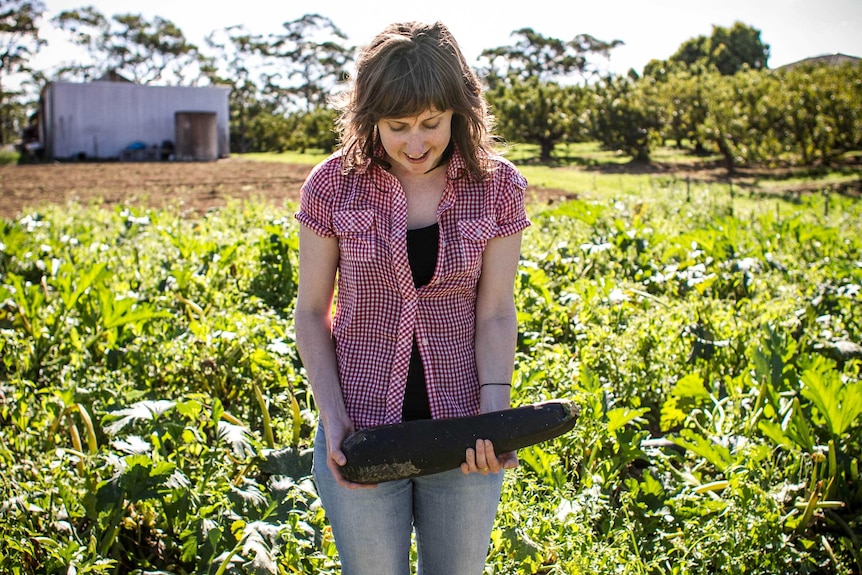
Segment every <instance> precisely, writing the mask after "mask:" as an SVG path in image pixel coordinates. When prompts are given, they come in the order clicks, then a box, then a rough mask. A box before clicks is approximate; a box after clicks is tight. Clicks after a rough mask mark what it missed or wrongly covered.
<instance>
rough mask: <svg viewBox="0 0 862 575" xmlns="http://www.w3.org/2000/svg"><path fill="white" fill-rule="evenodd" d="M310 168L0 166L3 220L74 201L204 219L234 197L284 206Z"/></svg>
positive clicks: (224, 163)
mask: <svg viewBox="0 0 862 575" xmlns="http://www.w3.org/2000/svg"><path fill="white" fill-rule="evenodd" d="M310 169H311V168H310V166H304V165H296V164H283V163H277V162H252V161H248V160H243V159H239V158H225V159H222V160H218V161H216V162H191V163H185V162H182V163H180V162H104V163H54V164H29V165H28V164H24V165H9V166H0V217H2V218H14V217H16V216H18V215H20V214H21V213H22V212H25V211H27V210H32V209H38V208H39V207H40V206H43V205H45V204H56V203H66V202H70V201H75V202H79V203H81V204H87V205H98V206H102V207H107V208H111V207H114V206H117V205H140V206H148V207H156V208H161V207H175V208H177V209H180V210H182V211H184V212H186V213H188V214H189V215H194V214H197V215H200V214H202V213H204V212H206V211H207V210H209V209H211V208H216V207H219V206H223V205H225V203H226V202H228V201H229V200H230V199H235V200H244V199H248V200H258V201H267V202H270V203H272V204H273V206H277V207H281V206H283V205H284V202H285V201H288V200H298V199H299V187H300V186H301V185H302V182H303V180H304V179H305V176H306V175H307V174H308V172H309V170H310Z"/></svg>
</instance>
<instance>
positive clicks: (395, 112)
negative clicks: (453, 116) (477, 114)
mask: <svg viewBox="0 0 862 575" xmlns="http://www.w3.org/2000/svg"><path fill="white" fill-rule="evenodd" d="M416 56H418V54H415V53H413V54H406V55H403V56H402V57H401V58H393V59H392V60H391V61H390V62H389V66H388V67H387V68H386V72H385V73H384V77H383V78H382V80H383V81H382V82H380V83H379V87H380V90H379V93H378V94H377V97H376V98H374V99H373V100H372V101H371V102H370V104H371V106H372V108H373V110H372V115H373V116H375V117H376V118H377V119H381V118H408V117H412V116H418V115H419V114H422V113H423V112H425V111H427V110H430V109H435V110H437V111H439V112H444V111H446V110H450V109H457V108H459V107H460V106H458V102H457V94H453V93H452V89H451V87H452V85H453V80H452V78H446V77H445V76H446V74H445V73H443V72H444V71H443V70H440V68H439V67H437V66H433V65H431V66H429V65H428V64H427V62H425V63H419V62H418V61H417V60H418V58H416ZM456 82H457V79H456ZM455 85H456V86H457V83H456V84H455ZM447 87H448V88H449V89H448V90H447Z"/></svg>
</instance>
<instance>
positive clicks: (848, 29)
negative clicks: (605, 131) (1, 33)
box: [34, 0, 862, 74]
mask: <svg viewBox="0 0 862 575" xmlns="http://www.w3.org/2000/svg"><path fill="white" fill-rule="evenodd" d="M43 1H44V4H45V6H46V8H47V12H46V15H45V16H46V18H45V20H44V21H43V37H45V38H46V39H47V40H48V42H49V46H48V47H47V48H44V49H43V50H42V53H41V54H40V55H39V57H38V58H37V60H36V61H35V62H34V64H35V65H36V67H39V68H43V69H45V68H48V67H49V66H50V65H52V64H54V63H57V62H59V61H63V60H68V59H69V54H70V53H71V52H70V48H69V45H67V44H64V43H63V42H62V34H63V33H61V32H57V31H53V30H51V28H52V27H51V26H50V25H49V24H47V22H48V20H49V19H50V18H51V17H52V16H53V15H54V14H57V13H59V12H61V11H63V10H68V9H72V8H80V7H83V6H87V5H92V6H95V8H96V9H97V10H99V11H100V12H101V13H102V14H104V15H105V16H107V17H111V16H113V15H115V14H128V13H133V14H141V15H143V16H144V17H146V18H148V19H152V18H153V17H155V16H160V17H161V18H164V19H167V20H170V21H172V22H173V23H174V24H176V25H177V26H178V27H179V28H180V29H181V30H182V31H183V34H184V35H185V36H186V39H187V40H189V41H190V42H192V43H194V44H197V45H198V46H203V45H204V40H203V39H204V37H205V36H206V35H207V34H208V33H210V32H212V31H214V30H220V29H223V28H225V27H228V26H232V25H239V24H242V25H244V26H245V28H246V29H247V30H248V31H249V32H251V33H253V34H262V35H266V34H270V33H278V32H279V31H280V30H281V25H282V24H283V23H284V22H290V21H292V20H296V19H297V18H300V17H301V16H303V15H304V14H308V13H317V14H320V15H322V16H325V17H327V18H329V19H330V20H331V21H332V22H333V23H334V24H335V26H337V27H338V28H339V29H341V31H342V32H344V33H345V34H346V35H347V37H348V42H349V43H350V44H353V45H358V46H361V45H363V44H365V43H367V42H368V41H369V40H370V39H371V38H372V37H373V36H374V35H375V34H377V33H378V32H379V31H380V30H382V29H383V28H384V27H385V26H386V25H388V24H390V23H392V22H396V21H402V20H422V21H434V20H439V21H441V22H443V23H444V24H446V25H447V26H448V27H449V29H450V30H451V31H452V33H453V35H454V36H455V38H456V40H457V41H458V43H459V44H460V46H461V49H462V51H463V52H464V54H465V56H466V57H467V60H468V62H470V63H471V64H472V63H476V59H477V58H478V56H479V54H480V53H481V52H482V50H484V49H487V48H496V47H499V46H505V45H509V44H511V43H512V37H511V33H512V32H513V31H514V30H518V29H521V28H532V29H533V30H534V31H535V32H537V33H539V34H542V35H544V36H546V37H552V38H558V39H561V40H571V39H572V38H574V37H575V36H576V35H578V34H590V35H592V36H594V37H596V38H598V39H599V40H604V41H610V40H622V41H623V42H624V45H623V46H620V47H618V48H615V49H614V50H613V51H612V53H611V57H610V60H609V61H604V60H602V59H597V60H595V61H594V63H595V64H597V65H598V66H599V67H600V68H602V69H604V70H607V71H610V72H613V73H620V74H622V73H625V72H627V71H628V70H629V69H631V68H634V69H635V70H636V71H638V72H641V71H642V70H643V67H644V65H645V64H646V63H647V62H649V61H650V60H652V59H666V58H668V57H669V56H671V55H672V54H673V53H674V52H675V51H676V50H677V48H679V46H680V44H682V43H683V42H685V41H686V40H688V39H690V38H694V37H697V36H709V35H711V33H712V27H713V26H725V27H730V26H732V25H733V24H734V22H737V21H740V22H742V23H743V24H746V25H748V26H751V27H753V28H756V29H758V30H760V32H761V34H760V39H761V41H762V42H764V43H765V44H768V45H769V46H770V54H771V55H770V59H769V67H770V68H777V67H779V66H782V65H784V64H789V63H791V62H796V61H798V60H801V59H804V58H808V57H812V56H821V55H826V54H836V53H842V54H847V55H850V56H857V57H862V0H719V1H715V0H707V1H703V0H587V1H584V0H518V1H507V0H497V2H481V3H478V2H471V1H469V0H422V1H419V2H405V1H404V0H399V1H394V0H366V1H364V2H363V1H361V0H360V1H357V0H314V1H310V0H306V1H297V0H281V1H279V2H275V1H272V0H240V1H237V2H213V1H212V0H207V1H200V0H147V1H146V2H141V1H140V0H78V1H75V0H43ZM477 6H482V7H483V9H480V8H478V7H477Z"/></svg>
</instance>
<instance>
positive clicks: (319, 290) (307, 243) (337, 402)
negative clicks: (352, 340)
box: [294, 225, 358, 487]
mask: <svg viewBox="0 0 862 575" xmlns="http://www.w3.org/2000/svg"><path fill="white" fill-rule="evenodd" d="M338 257H339V254H338V240H337V239H335V238H325V237H322V236H319V235H317V234H316V233H314V232H313V231H312V230H311V229H309V228H308V227H306V226H304V225H300V227H299V290H298V294H297V298H296V311H295V316H294V320H295V324H296V345H297V348H298V350H299V356H300V358H301V359H302V365H303V366H304V367H305V371H306V373H307V374H308V380H309V383H310V384H311V391H312V393H313V394H314V402H315V404H317V409H318V410H319V412H320V419H321V421H322V422H323V429H324V433H325V434H326V443H327V451H328V453H329V460H328V461H327V465H328V467H329V469H330V470H332V474H333V475H334V476H335V479H336V481H338V482H339V483H340V484H342V485H344V486H345V487H358V485H357V484H353V483H349V482H347V481H346V480H345V479H344V478H343V477H342V476H341V472H340V471H339V469H338V467H339V466H341V465H344V464H345V463H346V461H347V459H346V458H345V456H344V453H342V451H341V442H342V441H343V440H344V438H345V437H347V436H348V435H349V434H350V433H352V432H353V430H354V428H353V422H352V421H351V420H350V417H349V416H348V415H347V411H346V410H345V407H344V398H343V397H342V395H341V384H340V382H339V379H338V366H337V363H336V359H335V345H334V342H333V340H332V300H333V296H334V294H335V276H336V271H337V269H338Z"/></svg>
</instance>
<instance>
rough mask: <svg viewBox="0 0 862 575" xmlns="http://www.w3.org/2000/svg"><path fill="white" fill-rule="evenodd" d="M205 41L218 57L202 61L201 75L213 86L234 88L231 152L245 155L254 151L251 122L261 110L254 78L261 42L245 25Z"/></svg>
mask: <svg viewBox="0 0 862 575" xmlns="http://www.w3.org/2000/svg"><path fill="white" fill-rule="evenodd" d="M205 42H206V45H207V47H209V48H210V49H212V50H214V51H215V56H213V57H211V58H207V59H205V60H202V68H201V72H202V73H203V75H204V76H206V77H207V78H209V80H210V82H211V83H212V84H222V85H227V86H230V88H231V90H230V95H229V109H230V138H231V150H235V151H238V152H239V153H242V154H244V153H246V152H249V151H251V150H252V148H251V142H250V139H249V138H248V126H249V121H250V119H251V117H252V116H253V115H254V114H255V113H257V112H258V111H260V103H259V102H258V97H259V94H260V90H259V88H258V86H257V84H255V82H254V79H253V78H252V70H253V68H254V67H255V62H254V58H255V53H256V46H258V45H259V44H260V39H259V37H258V36H254V35H252V34H250V33H249V32H248V31H246V29H245V28H244V27H242V26H228V27H227V28H224V29H223V30H216V31H213V32H211V33H210V34H209V35H208V36H207V37H206V39H205ZM257 64H259V62H258V63H257Z"/></svg>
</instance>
